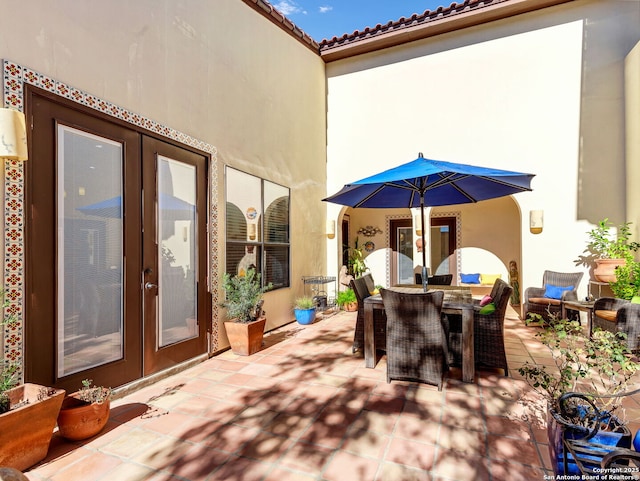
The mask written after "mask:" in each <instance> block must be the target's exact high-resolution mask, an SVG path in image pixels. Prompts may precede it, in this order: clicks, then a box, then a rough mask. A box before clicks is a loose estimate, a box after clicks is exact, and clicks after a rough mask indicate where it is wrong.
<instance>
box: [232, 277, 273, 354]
mask: <svg viewBox="0 0 640 481" xmlns="http://www.w3.org/2000/svg"><path fill="white" fill-rule="evenodd" d="M260 278H261V276H260V274H259V273H257V272H256V271H255V269H248V270H247V272H246V273H245V275H244V276H231V275H229V274H225V275H224V277H223V279H222V287H223V288H224V290H225V293H226V298H225V301H224V302H223V303H222V304H221V305H222V306H223V307H226V308H227V316H228V317H229V320H228V321H226V322H225V323H224V326H225V329H226V331H227V337H228V338H229V344H230V345H231V350H232V351H233V352H234V353H235V354H237V355H240V356H250V355H251V354H254V353H256V352H257V351H259V350H260V348H261V347H262V339H263V336H264V326H265V324H266V321H267V319H266V318H265V317H264V311H263V310H262V306H263V304H264V300H263V299H262V295H263V294H264V293H265V292H266V291H268V290H269V289H271V287H272V286H271V284H269V285H266V286H263V285H262V283H261V280H260Z"/></svg>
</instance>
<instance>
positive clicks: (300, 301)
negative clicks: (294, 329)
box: [293, 296, 316, 325]
mask: <svg viewBox="0 0 640 481" xmlns="http://www.w3.org/2000/svg"><path fill="white" fill-rule="evenodd" d="M293 313H294V315H295V317H296V321H298V324H302V325H308V324H313V321H314V320H315V318H316V303H315V302H314V300H313V298H312V297H307V296H304V297H298V298H297V299H296V302H295V304H294V306H293Z"/></svg>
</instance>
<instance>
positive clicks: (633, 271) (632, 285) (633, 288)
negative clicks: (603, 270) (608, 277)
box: [609, 259, 640, 300]
mask: <svg viewBox="0 0 640 481" xmlns="http://www.w3.org/2000/svg"><path fill="white" fill-rule="evenodd" d="M609 286H610V287H611V291H612V292H613V295H614V296H616V297H619V298H620V299H627V300H631V299H632V298H633V297H634V296H638V295H640V262H637V261H635V260H633V259H627V260H626V262H625V264H624V265H621V266H618V267H616V280H615V281H614V282H610V283H609Z"/></svg>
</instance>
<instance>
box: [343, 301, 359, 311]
mask: <svg viewBox="0 0 640 481" xmlns="http://www.w3.org/2000/svg"><path fill="white" fill-rule="evenodd" d="M343 308H344V310H345V311H348V312H356V311H357V310H358V302H357V301H353V302H347V303H346V304H344V305H343Z"/></svg>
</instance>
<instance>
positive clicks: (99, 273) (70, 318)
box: [57, 125, 123, 377]
mask: <svg viewBox="0 0 640 481" xmlns="http://www.w3.org/2000/svg"><path fill="white" fill-rule="evenodd" d="M57 136H58V155H57V171H58V174H57V199H58V200H57V216H58V218H57V223H58V234H57V240H58V245H57V251H58V256H57V257H58V259H57V262H58V286H57V297H58V303H57V304H58V313H57V314H58V315H57V330H58V337H57V345H58V361H57V362H58V364H57V371H58V377H63V376H67V375H69V374H72V373H75V372H79V371H82V370H85V369H89V368H92V367H95V366H99V365H101V364H106V363H108V362H112V361H115V360H118V359H121V358H122V356H123V310H122V295H123V290H122V289H123V277H122V275H123V263H122V261H123V255H122V245H123V223H122V187H123V186H122V179H123V176H122V166H123V146H122V144H120V143H118V142H113V141H111V140H108V139H105V138H101V137H97V136H95V135H91V134H88V133H86V132H82V131H80V130H76V129H73V128H70V127H66V126H63V125H59V126H58V131H57Z"/></svg>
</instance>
